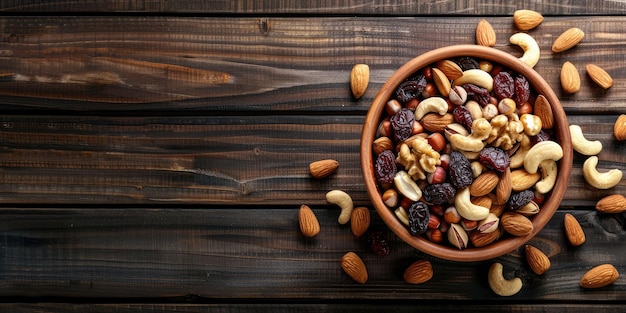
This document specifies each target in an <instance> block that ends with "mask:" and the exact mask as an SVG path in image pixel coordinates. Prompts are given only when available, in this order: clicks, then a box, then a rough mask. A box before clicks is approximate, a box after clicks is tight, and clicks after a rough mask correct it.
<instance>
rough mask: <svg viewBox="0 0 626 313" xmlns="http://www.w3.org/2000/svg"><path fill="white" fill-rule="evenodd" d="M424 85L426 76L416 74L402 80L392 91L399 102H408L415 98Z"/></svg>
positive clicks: (420, 92)
mask: <svg viewBox="0 0 626 313" xmlns="http://www.w3.org/2000/svg"><path fill="white" fill-rule="evenodd" d="M425 87H426V77H425V76H424V75H421V74H420V75H416V76H413V77H411V78H409V79H408V80H406V81H404V82H403V83H402V84H400V86H398V88H396V91H395V93H394V95H395V97H396V99H398V101H400V102H408V101H410V100H412V99H415V98H417V97H418V96H419V95H420V94H422V91H424V88H425Z"/></svg>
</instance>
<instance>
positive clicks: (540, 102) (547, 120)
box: [535, 95, 554, 129]
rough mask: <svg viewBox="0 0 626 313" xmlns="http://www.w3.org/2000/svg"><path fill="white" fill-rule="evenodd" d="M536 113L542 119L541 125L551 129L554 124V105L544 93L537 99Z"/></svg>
mask: <svg viewBox="0 0 626 313" xmlns="http://www.w3.org/2000/svg"><path fill="white" fill-rule="evenodd" d="M535 115H537V116H538V117H539V119H540V120H541V127H542V128H544V129H550V128H552V127H553V126H554V114H553V113H552V106H550V102H548V99H546V97H545V96H544V95H539V96H537V99H536V100H535Z"/></svg>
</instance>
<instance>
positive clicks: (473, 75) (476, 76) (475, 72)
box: [454, 68, 493, 91]
mask: <svg viewBox="0 0 626 313" xmlns="http://www.w3.org/2000/svg"><path fill="white" fill-rule="evenodd" d="M465 84H474V85H476V86H479V87H483V88H485V89H487V91H491V90H492V89H493V77H491V74H489V73H487V72H485V71H483V70H481V69H478V68H473V69H469V70H465V71H463V76H461V77H460V78H457V79H455V80H454V86H463V85H465Z"/></svg>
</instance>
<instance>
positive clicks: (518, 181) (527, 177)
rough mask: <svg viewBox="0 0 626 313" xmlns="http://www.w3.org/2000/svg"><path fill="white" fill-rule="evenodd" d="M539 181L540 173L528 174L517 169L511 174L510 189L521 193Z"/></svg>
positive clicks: (523, 170)
mask: <svg viewBox="0 0 626 313" xmlns="http://www.w3.org/2000/svg"><path fill="white" fill-rule="evenodd" d="M540 179H541V172H540V171H537V172H535V173H532V174H531V173H529V172H527V171H526V170H525V169H523V168H522V169H517V170H514V171H512V172H511V189H513V191H522V190H526V189H530V188H531V187H532V186H534V185H535V184H536V183H537V182H538V181H539V180H540Z"/></svg>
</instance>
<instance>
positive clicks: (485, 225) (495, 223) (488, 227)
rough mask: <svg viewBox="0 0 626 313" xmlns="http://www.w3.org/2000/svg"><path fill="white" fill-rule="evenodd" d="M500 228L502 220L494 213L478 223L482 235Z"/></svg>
mask: <svg viewBox="0 0 626 313" xmlns="http://www.w3.org/2000/svg"><path fill="white" fill-rule="evenodd" d="M499 226H500V219H499V218H498V217H497V216H496V215H495V214H493V213H489V215H487V217H486V218H485V219H484V220H482V221H480V222H479V223H478V228H477V230H478V231H479V232H481V233H490V232H492V231H495V230H496V229H498V227H499Z"/></svg>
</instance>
